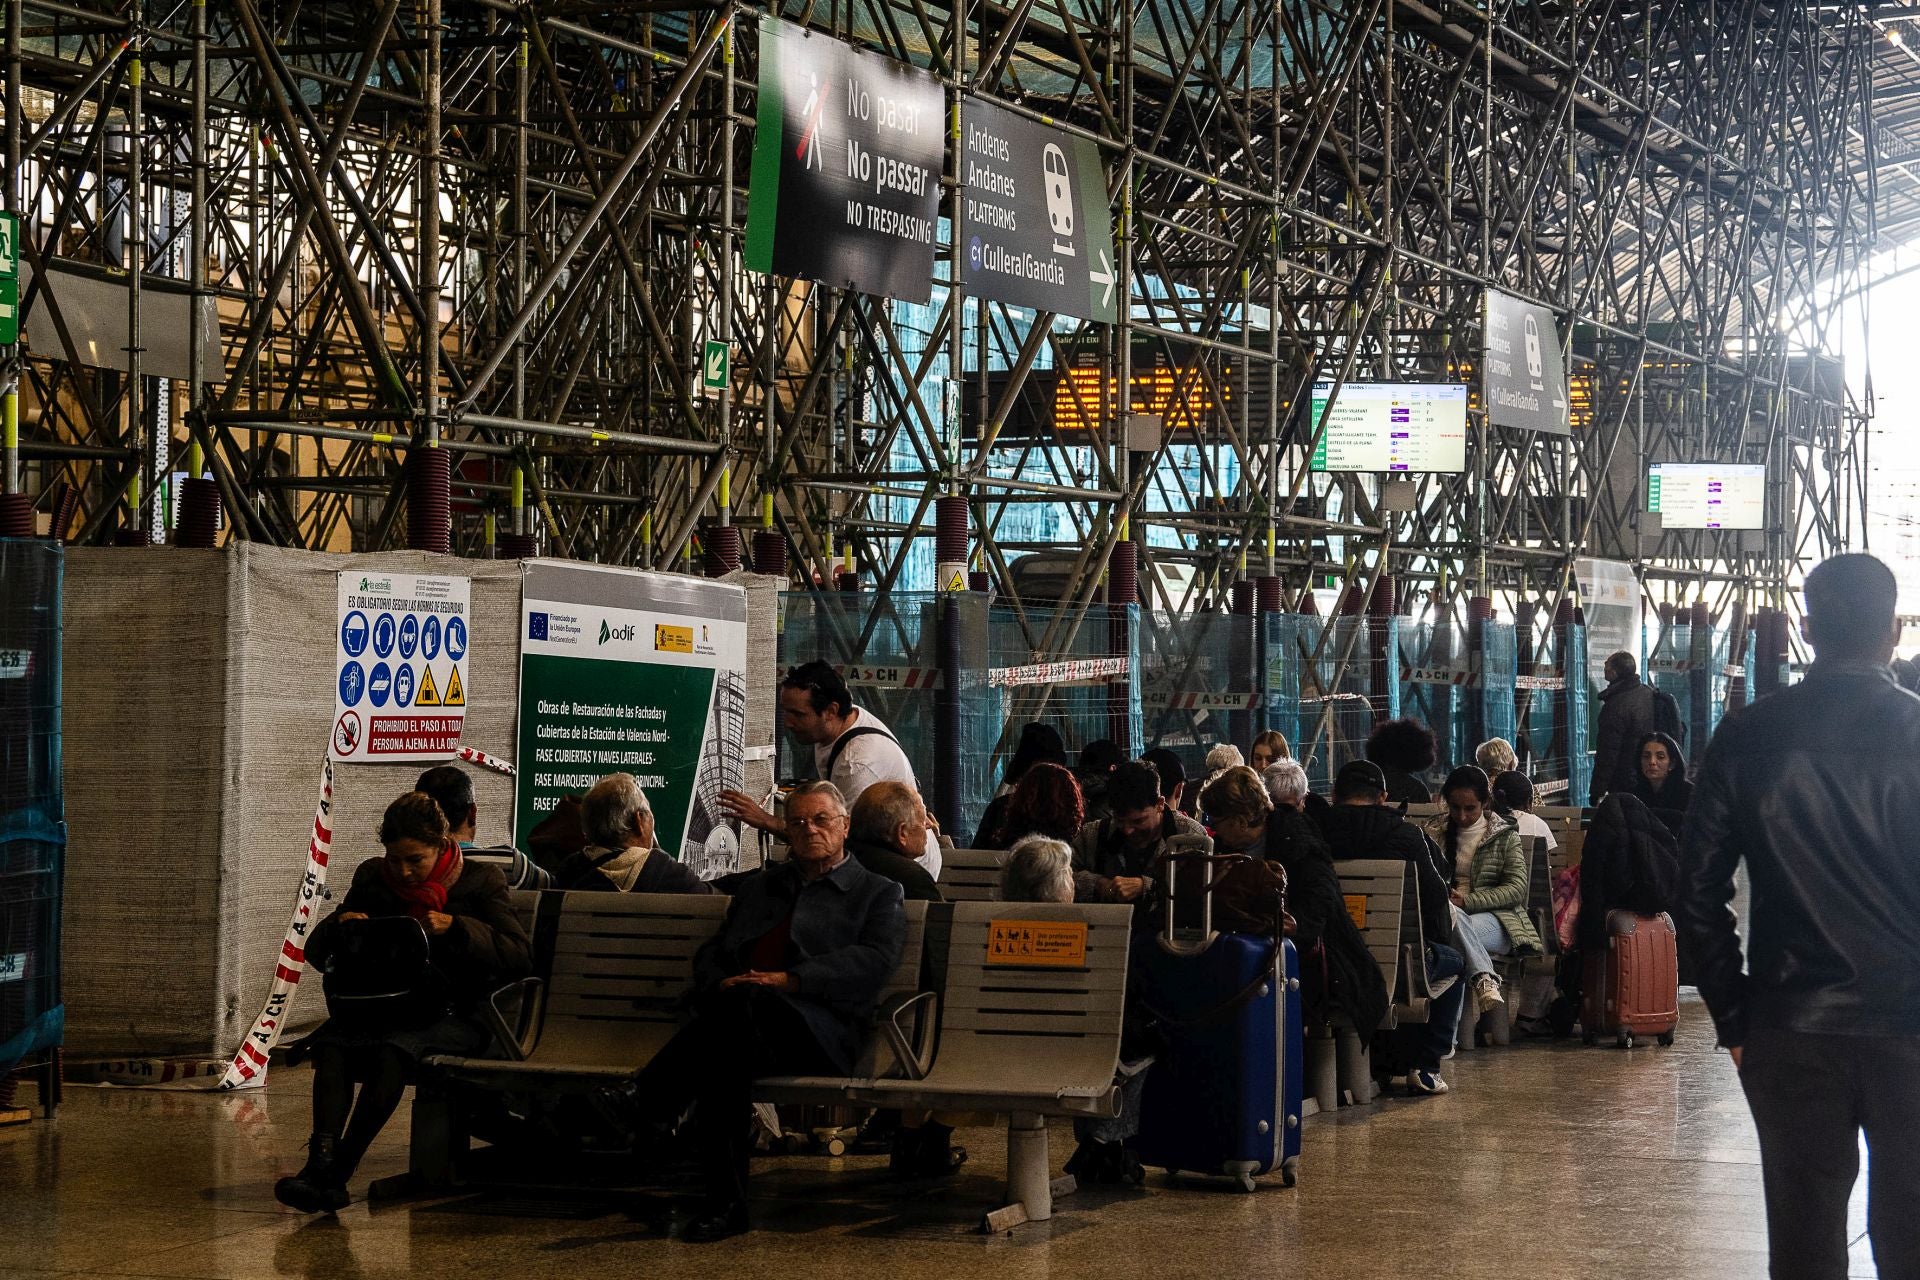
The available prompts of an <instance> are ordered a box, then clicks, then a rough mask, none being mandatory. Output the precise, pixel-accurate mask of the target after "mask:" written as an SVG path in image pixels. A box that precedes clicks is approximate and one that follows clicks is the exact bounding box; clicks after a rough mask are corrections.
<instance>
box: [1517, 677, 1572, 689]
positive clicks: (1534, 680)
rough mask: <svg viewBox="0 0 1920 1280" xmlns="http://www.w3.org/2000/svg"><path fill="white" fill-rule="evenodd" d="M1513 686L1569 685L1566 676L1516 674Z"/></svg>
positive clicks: (1540, 687) (1553, 687)
mask: <svg viewBox="0 0 1920 1280" xmlns="http://www.w3.org/2000/svg"><path fill="white" fill-rule="evenodd" d="M1513 687H1514V688H1516V689H1564V688H1566V687H1567V678H1566V677H1565V676H1515V677H1514V678H1513Z"/></svg>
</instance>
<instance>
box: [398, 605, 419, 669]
mask: <svg viewBox="0 0 1920 1280" xmlns="http://www.w3.org/2000/svg"><path fill="white" fill-rule="evenodd" d="M419 644H420V619H418V618H416V617H414V616H413V615H412V614H408V615H407V616H406V617H404V618H402V619H401V620H400V656H401V657H403V658H411V657H412V656H413V651H414V650H415V649H416V648H418V647H419Z"/></svg>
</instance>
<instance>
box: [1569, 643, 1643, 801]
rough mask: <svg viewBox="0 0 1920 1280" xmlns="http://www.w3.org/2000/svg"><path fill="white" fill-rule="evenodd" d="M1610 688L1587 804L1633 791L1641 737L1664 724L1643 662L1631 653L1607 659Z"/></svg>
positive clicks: (1605, 696)
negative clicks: (1610, 794)
mask: <svg viewBox="0 0 1920 1280" xmlns="http://www.w3.org/2000/svg"><path fill="white" fill-rule="evenodd" d="M1606 674H1607V687H1606V688H1605V689H1602V690H1601V691H1600V733H1599V739H1598V741H1596V742H1595V743H1594V746H1593V783H1592V785H1591V786H1590V788H1589V789H1588V800H1587V803H1588V804H1591V805H1596V806H1597V805H1598V804H1599V803H1600V801H1601V800H1602V799H1604V798H1605V797H1606V794H1607V793H1608V792H1609V791H1632V790H1633V784H1634V782H1635V781H1636V780H1638V778H1639V777H1640V739H1642V738H1644V737H1646V736H1647V735H1648V734H1650V733H1652V732H1654V731H1655V730H1657V729H1658V728H1659V727H1660V726H1659V724H1658V723H1657V721H1656V719H1655V715H1654V693H1653V688H1652V687H1651V686H1650V685H1648V684H1646V683H1645V682H1644V681H1642V680H1641V679H1640V664H1639V663H1638V662H1636V661H1634V657H1633V655H1632V654H1630V653H1624V652H1623V653H1616V654H1614V655H1613V656H1612V657H1610V658H1608V659H1607V667H1606Z"/></svg>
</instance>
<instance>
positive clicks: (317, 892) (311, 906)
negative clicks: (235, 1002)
mask: <svg viewBox="0 0 1920 1280" xmlns="http://www.w3.org/2000/svg"><path fill="white" fill-rule="evenodd" d="M332 853H333V761H331V760H328V761H327V762H326V767H325V768H324V769H323V770H322V771H321V774H320V803H319V804H318V805H316V806H315V807H314V811H313V833H312V835H310V836H309V837H308V839H307V869H306V873H305V874H304V875H302V876H301V878H300V893H299V895H298V896H297V897H296V898H295V899H294V903H293V919H292V920H290V921H289V922H288V923H287V935H286V937H285V939H283V940H282V941H281V943H280V954H279V956H277V957H276V958H275V962H274V968H273V985H272V986H270V987H268V988H267V1003H266V1005H265V1006H264V1007H263V1008H262V1009H261V1010H260V1016H259V1017H257V1018H255V1019H254V1020H253V1029H252V1030H251V1031H249V1032H247V1037H246V1039H244V1040H242V1041H241V1042H240V1048H239V1051H238V1052H236V1053H235V1054H234V1055H233V1061H232V1062H231V1063H229V1064H228V1065H227V1073H226V1074H225V1075H224V1076H222V1077H221V1078H220V1088H221V1089H222V1090H223V1091H225V1090H229V1089H257V1088H259V1087H260V1086H261V1085H263V1084H265V1083H266V1082H267V1059H268V1056H269V1055H270V1054H272V1052H273V1046H274V1045H275V1044H277V1043H279V1040H280V1032H281V1030H282V1027H283V1026H284V1024H285V1022H286V1017H287V1007H288V1006H289V1005H291V1004H292V1003H293V990H294V988H295V987H297V986H299V985H300V970H301V968H302V967H303V966H304V965H305V964H306V960H307V953H306V940H307V932H308V930H310V929H312V928H313V926H314V924H315V923H316V921H315V916H314V913H315V912H317V911H318V910H319V908H320V902H321V900H322V899H323V898H324V897H325V895H326V891H327V859H328V858H329V857H330V856H331V855H332Z"/></svg>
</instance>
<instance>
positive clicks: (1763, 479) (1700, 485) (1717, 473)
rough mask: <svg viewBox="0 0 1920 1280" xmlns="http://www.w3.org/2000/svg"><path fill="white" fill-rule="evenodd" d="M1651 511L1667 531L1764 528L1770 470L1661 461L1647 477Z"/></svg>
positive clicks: (1750, 465) (1746, 465) (1743, 465)
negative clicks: (1657, 516)
mask: <svg viewBox="0 0 1920 1280" xmlns="http://www.w3.org/2000/svg"><path fill="white" fill-rule="evenodd" d="M1647 510H1648V511H1651V512H1656V513H1658V514H1659V516H1660V522H1661V526H1662V527H1663V528H1667V529H1764V528H1766V527H1767V469H1766V467H1765V466H1763V465H1761V464H1759V463H1746V462H1659V463H1655V464H1654V465H1653V468H1652V469H1651V470H1650V471H1649V472H1648V474H1647Z"/></svg>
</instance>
